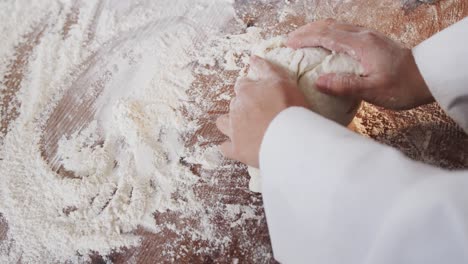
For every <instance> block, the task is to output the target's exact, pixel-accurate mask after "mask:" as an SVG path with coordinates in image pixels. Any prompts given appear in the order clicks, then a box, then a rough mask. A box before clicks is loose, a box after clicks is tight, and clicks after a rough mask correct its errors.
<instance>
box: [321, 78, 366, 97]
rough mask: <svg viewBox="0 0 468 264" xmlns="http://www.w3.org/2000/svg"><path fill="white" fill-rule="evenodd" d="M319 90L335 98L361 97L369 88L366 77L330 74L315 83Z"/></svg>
mask: <svg viewBox="0 0 468 264" xmlns="http://www.w3.org/2000/svg"><path fill="white" fill-rule="evenodd" d="M315 86H316V87H317V89H318V90H319V91H321V92H323V93H326V94H330V95H335V96H351V97H356V96H359V95H361V93H362V91H363V90H364V89H365V87H367V83H366V80H365V79H364V77H361V76H359V75H355V74H340V73H329V74H325V75H322V76H320V77H319V78H318V79H317V81H316V82H315Z"/></svg>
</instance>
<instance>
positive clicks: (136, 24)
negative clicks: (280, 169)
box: [0, 0, 271, 263]
mask: <svg viewBox="0 0 468 264" xmlns="http://www.w3.org/2000/svg"><path fill="white" fill-rule="evenodd" d="M1 5H3V7H4V8H3V9H2V11H0V19H1V21H2V22H3V21H5V23H2V28H1V30H2V32H4V33H5V36H8V38H6V40H5V41H4V42H2V43H1V44H0V45H2V47H1V53H0V58H1V59H2V62H4V63H2V67H1V68H0V70H1V74H0V76H1V79H0V81H1V83H0V84H1V91H7V90H8V89H10V90H12V92H10V91H9V90H8V91H9V92H8V93H2V94H1V96H2V98H0V99H1V100H0V101H1V102H6V101H8V102H9V103H8V105H6V106H5V105H2V128H4V129H3V130H2V131H1V132H2V134H3V136H2V137H1V141H0V144H1V145H0V177H1V185H0V196H1V199H0V213H1V215H2V216H3V218H4V219H5V221H6V223H7V224H8V229H7V232H6V237H0V239H2V241H0V262H1V263H12V262H16V261H19V260H20V261H21V262H23V263H51V262H66V261H71V262H75V263H81V262H89V261H90V258H89V254H91V253H97V254H99V255H102V256H105V255H108V254H110V253H112V252H113V251H114V250H119V249H120V248H122V247H127V248H129V247H134V246H139V245H140V244H141V237H140V236H139V235H137V233H135V231H136V230H137V228H143V229H144V230H146V232H151V233H155V234H157V233H159V232H162V231H163V230H172V231H173V232H176V233H180V234H190V236H191V238H192V239H193V240H194V241H195V240H197V241H206V243H207V245H208V249H206V250H208V251H209V248H213V249H216V248H223V247H225V246H227V245H228V244H229V243H231V240H230V238H229V237H226V236H224V235H222V233H220V232H221V231H219V230H218V229H217V228H218V227H217V226H216V222H213V218H214V216H215V213H216V214H217V215H219V214H223V215H224V217H225V218H226V219H229V220H232V225H233V226H237V225H241V224H243V223H244V222H245V221H246V220H249V219H250V220H253V221H260V220H261V219H260V218H259V216H257V215H255V210H256V209H255V208H254V207H251V206H248V205H241V204H231V205H229V206H224V205H222V204H219V205H216V206H214V207H212V208H206V205H204V204H203V203H202V201H200V198H199V194H197V193H195V190H196V188H195V187H196V186H197V184H198V183H199V182H200V175H195V174H194V172H193V171H192V170H191V169H190V166H188V165H187V164H195V165H198V166H201V168H202V169H203V170H213V169H215V168H218V167H220V166H222V163H223V162H224V161H223V159H222V158H221V156H220V155H219V153H218V152H217V150H216V148H215V147H213V146H209V145H208V146H200V145H194V146H189V145H188V144H187V138H186V136H187V135H188V134H190V133H193V132H194V131H196V130H197V129H199V126H200V125H199V122H198V121H197V120H194V119H190V118H187V113H184V111H189V112H190V113H189V115H190V114H195V113H197V112H200V113H201V112H203V111H204V110H201V109H200V108H199V107H195V106H193V105H192V104H191V103H190V100H191V99H190V98H189V96H188V95H187V93H186V91H187V90H188V89H189V88H190V87H191V86H192V82H193V81H194V80H195V76H194V73H193V70H194V69H193V67H192V66H193V65H194V63H200V62H202V61H203V57H204V56H205V58H208V57H207V56H211V57H213V56H215V54H214V53H213V52H216V53H219V55H221V56H220V58H226V64H225V65H224V66H223V68H226V69H228V70H230V69H240V68H239V67H238V66H237V65H236V63H237V62H236V61H235V60H234V57H233V54H229V53H228V51H227V50H225V49H224V48H222V49H216V51H208V53H207V54H205V55H204V54H203V51H202V50H197V48H198V49H201V47H203V45H204V43H203V41H206V40H207V38H208V36H209V38H210V41H211V42H214V41H216V39H217V37H216V36H217V34H219V33H220V28H221V27H222V26H223V25H225V24H226V23H228V22H229V21H232V20H234V16H235V15H234V10H233V7H232V5H231V2H230V1H217V2H215V3H213V1H208V0H197V1H187V0H179V1H141V3H140V4H132V3H130V2H129V3H127V2H122V1H101V2H91V1H85V2H76V1H48V2H47V3H46V2H42V3H41V5H39V6H35V5H31V4H30V3H29V1H16V2H15V3H10V4H8V3H2V4H1ZM11 14H13V15H14V16H16V18H17V19H18V21H21V22H20V23H15V22H14V21H11V19H8V18H9V17H10V16H11ZM23 17H24V19H22V18H23ZM220 39H221V38H220ZM21 45H23V46H24V48H23V49H20V48H18V47H21ZM194 47H196V48H194ZM216 55H218V54H216ZM15 56H16V58H18V57H20V56H24V57H25V58H27V59H22V60H19V59H16V60H15ZM12 58H13V59H12ZM8 65H13V66H11V67H8ZM18 67H21V69H17V68H18ZM11 72H15V74H16V75H18V76H16V75H15V76H14V78H17V79H16V82H17V85H16V84H14V85H11V83H9V82H8V79H9V78H10V79H11V78H13V77H12V75H11V74H10V73H11ZM4 79H5V80H4ZM7 96H8V97H7ZM10 97H11V98H10ZM13 97H14V98H16V99H17V100H16V101H12V100H13V99H12V98H13ZM10 102H13V103H10ZM203 175H204V174H203V173H201V177H202V181H205V180H207V179H204V178H203V177H204V176H203ZM212 180H214V178H211V179H210V181H212ZM165 212H171V213H173V214H175V215H177V216H178V217H179V218H181V219H185V218H187V219H190V218H194V217H195V218H197V222H196V223H194V224H193V223H192V224H191V225H187V226H185V227H180V226H175V225H171V224H165V223H164V221H158V220H155V217H154V216H155V214H158V213H165ZM239 215H240V216H241V218H238V217H239ZM265 252H268V249H266V251H265ZM201 253H203V252H201ZM165 254H167V255H168V256H173V257H175V256H176V255H177V254H179V252H174V251H172V250H171V248H170V247H168V248H167V251H166V252H165ZM265 256H266V257H268V254H267V255H265ZM265 256H263V257H265ZM270 257H271V256H270Z"/></svg>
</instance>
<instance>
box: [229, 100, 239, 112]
mask: <svg viewBox="0 0 468 264" xmlns="http://www.w3.org/2000/svg"><path fill="white" fill-rule="evenodd" d="M236 101H237V97H234V98H232V99H231V102H230V103H229V111H231V110H232V109H234V108H235V105H236Z"/></svg>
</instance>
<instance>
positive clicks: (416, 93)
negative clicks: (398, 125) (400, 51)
mask: <svg viewBox="0 0 468 264" xmlns="http://www.w3.org/2000/svg"><path fill="white" fill-rule="evenodd" d="M409 60H410V61H409V65H410V71H409V74H410V77H411V80H412V81H411V82H409V85H411V87H410V89H411V90H412V97H413V101H414V105H413V106H414V107H417V106H421V105H425V104H428V103H432V102H434V97H433V95H432V93H431V91H430V89H429V86H428V85H427V83H426V81H425V80H424V77H423V75H422V73H421V71H420V70H419V67H418V65H417V64H416V60H415V58H414V56H413V53H412V52H410V54H409Z"/></svg>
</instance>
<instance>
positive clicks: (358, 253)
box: [260, 108, 447, 263]
mask: <svg viewBox="0 0 468 264" xmlns="http://www.w3.org/2000/svg"><path fill="white" fill-rule="evenodd" d="M260 168H261V170H262V175H263V196H264V203H265V210H266V215H267V220H268V224H269V228H270V234H271V238H272V245H273V248H274V252H275V257H277V258H278V260H279V261H286V260H288V261H292V262H301V261H303V260H306V259H309V260H311V261H312V260H314V261H318V262H317V263H345V262H346V263H363V260H364V259H365V258H366V256H367V255H368V254H370V249H369V248H370V247H372V245H373V243H374V239H375V237H376V236H377V234H378V233H379V232H380V230H381V228H382V227H383V226H384V223H385V219H386V216H388V214H389V213H390V211H391V209H392V208H393V207H395V205H396V204H398V203H399V202H398V201H399V200H400V199H401V197H402V196H403V195H404V194H405V193H407V192H411V191H412V190H413V189H414V188H417V187H416V186H418V185H420V184H421V183H422V182H424V181H428V180H431V179H432V178H439V176H440V175H442V174H447V172H445V171H442V170H440V169H437V168H434V167H430V166H427V165H424V164H421V163H418V162H414V161H412V160H410V159H408V158H406V157H405V156H403V155H402V154H401V153H399V152H398V151H396V150H394V149H391V148H389V147H387V146H384V145H381V144H378V143H376V142H374V141H372V140H369V139H366V138H364V137H362V136H359V135H357V134H355V133H353V132H351V131H349V130H347V129H345V128H343V127H341V126H339V125H337V124H335V123H333V122H331V121H329V120H326V119H324V118H323V117H320V116H318V115H316V114H315V113H313V112H310V111H308V110H306V109H301V108H289V109H287V110H285V111H283V112H282V113H281V114H280V115H279V116H278V117H277V118H275V120H274V121H273V122H272V124H271V125H270V127H269V128H268V130H267V133H266V135H265V138H264V141H263V143H262V148H261V154H260ZM444 177H446V176H444ZM311 248H313V249H315V250H311ZM334 251H337V252H334ZM338 252H339V253H338Z"/></svg>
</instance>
